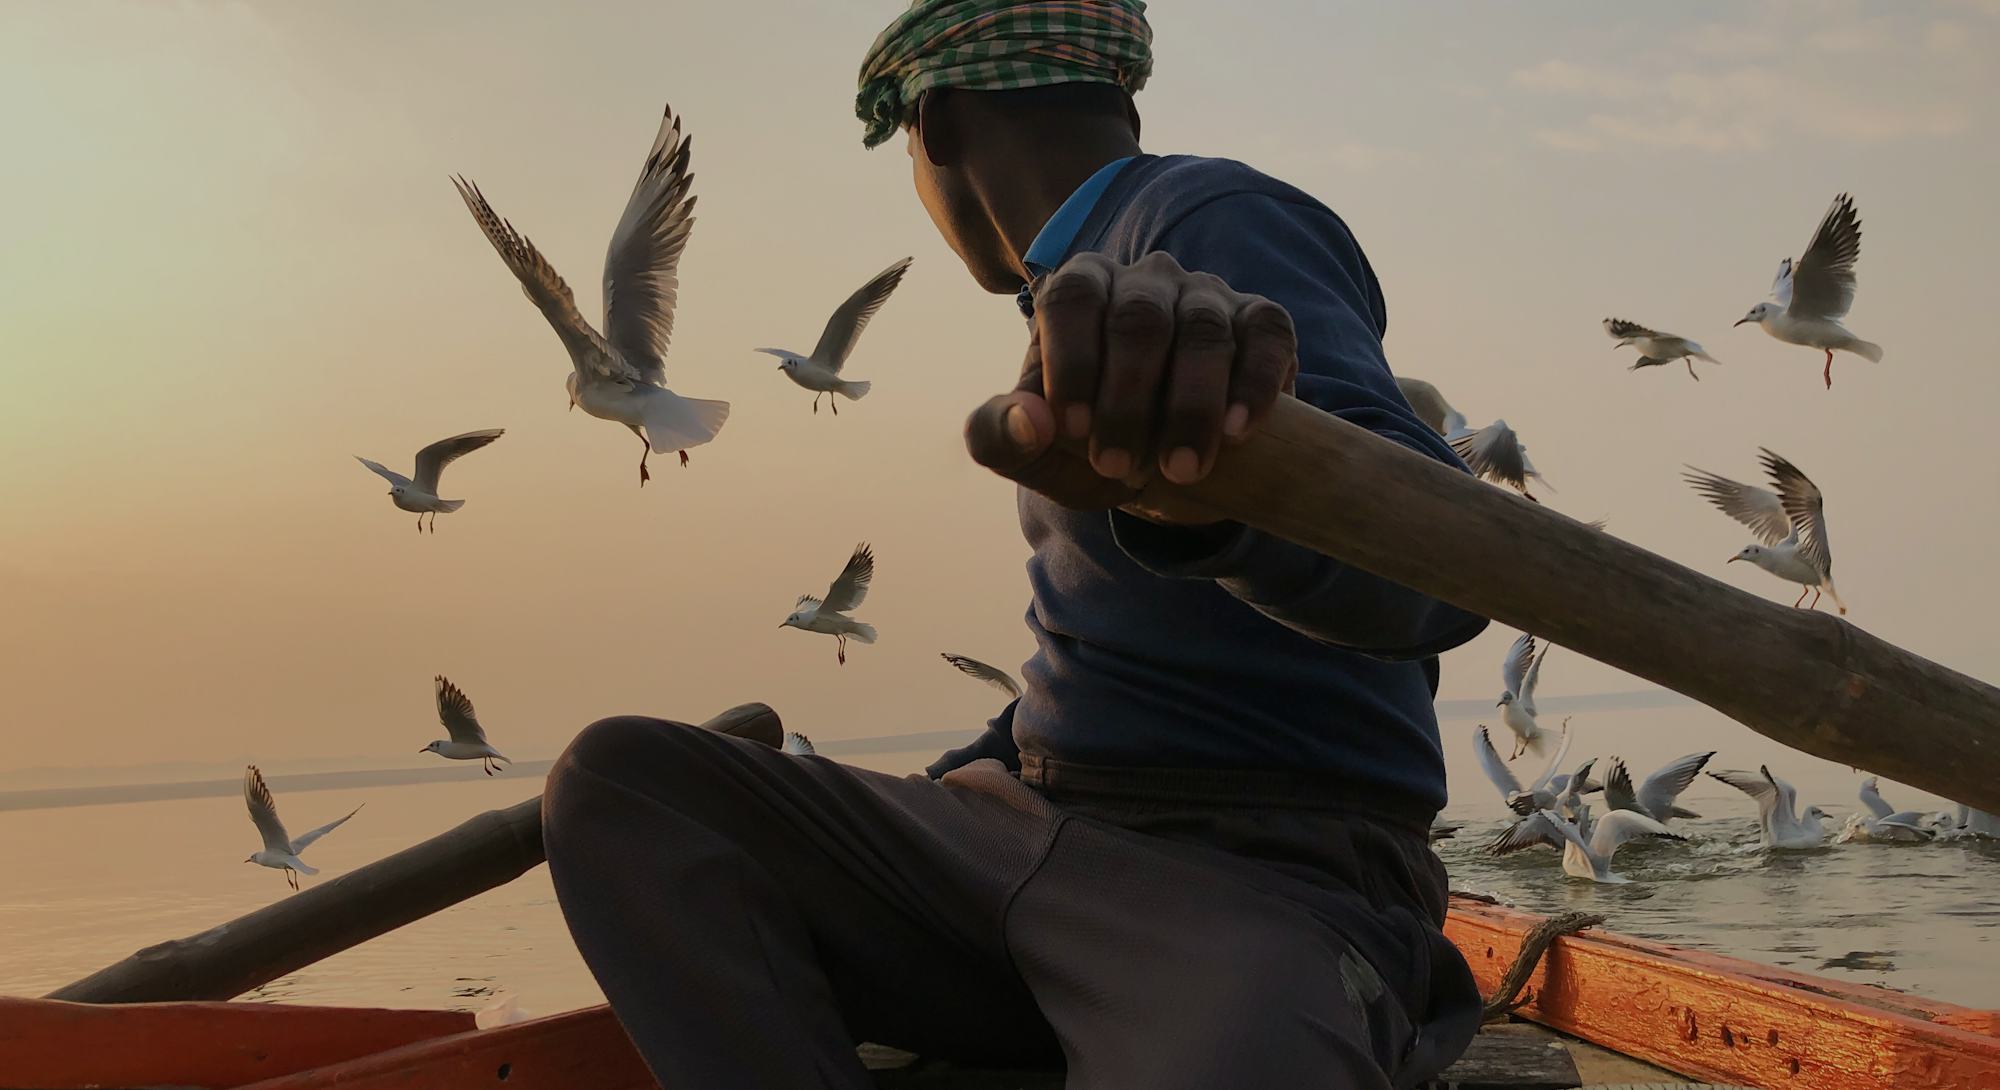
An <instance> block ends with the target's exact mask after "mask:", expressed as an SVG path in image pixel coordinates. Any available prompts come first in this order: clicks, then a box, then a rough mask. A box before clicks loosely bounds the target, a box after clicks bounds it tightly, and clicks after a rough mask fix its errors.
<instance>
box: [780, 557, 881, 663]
mask: <svg viewBox="0 0 2000 1090" xmlns="http://www.w3.org/2000/svg"><path fill="white" fill-rule="evenodd" d="M874 578H875V553H874V551H873V550H871V549H869V548H868V543H867V542H865V541H864V542H862V543H861V544H859V545H856V546H855V547H854V555H853V556H850V557H848V558H847V566H846V567H844V568H842V569H840V577H839V578H837V579H835V580H834V581H833V585H832V586H830V587H828V588H827V590H826V597H825V598H824V599H821V598H815V597H813V596H812V595H810V594H804V595H800V596H799V601H798V608H797V609H795V610H793V611H792V615H791V616H789V617H787V618H785V619H784V620H783V621H780V622H779V623H778V627H779V628H799V629H804V630H805V631H807V632H824V633H826V634H828V635H830V636H832V637H833V638H834V640H835V644H834V646H835V648H836V650H835V658H836V660H837V661H839V662H840V664H841V665H843V666H844V665H846V664H847V641H848V640H849V639H853V640H858V641H859V642H861V643H874V642H875V626H874V625H871V624H863V623H861V622H860V621H857V620H855V619H854V618H852V617H849V616H847V614H848V612H849V611H850V610H852V609H853V608H854V607H856V606H858V605H860V604H861V600H862V599H863V598H866V597H868V584H869V583H870V582H872V581H873V580H874Z"/></svg>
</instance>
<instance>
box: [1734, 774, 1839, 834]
mask: <svg viewBox="0 0 2000 1090" xmlns="http://www.w3.org/2000/svg"><path fill="white" fill-rule="evenodd" d="M1708 776H1709V778H1710V779H1713V780H1719V781H1721V782H1723V783H1726V784H1728V785H1729V786H1731V787H1734V788H1735V789H1737V790H1738V791H1741V792H1743V793H1744V794H1746V795H1748V796H1750V797H1751V798H1753V799H1755V800H1757V833H1758V836H1757V841H1758V843H1760V844H1762V845H1763V846H1764V847H1766V848H1817V847H1819V846H1820V844H1821V843H1822V842H1823V841H1825V840H1826V826H1825V825H1824V824H1822V823H1823V822H1824V821H1825V820H1826V819H1827V817H1828V816H1829V815H1828V814H1827V812H1826V811H1824V810H1822V809H1820V808H1819V807H1817V806H1808V807H1806V812H1805V814H1804V815H1803V816H1801V815H1800V814H1799V813H1798V805H1799V793H1798V792H1797V791H1796V790H1793V788H1792V785H1791V784H1788V783H1786V782H1785V781H1783V780H1781V779H1778V778H1777V777H1776V776H1773V775H1771V768H1770V766H1769V765H1758V766H1757V771H1755V772H1743V771H1739V770H1733V769H1726V770H1724V771H1721V772H1710V773H1708Z"/></svg>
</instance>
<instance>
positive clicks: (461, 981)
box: [0, 711, 2000, 1014]
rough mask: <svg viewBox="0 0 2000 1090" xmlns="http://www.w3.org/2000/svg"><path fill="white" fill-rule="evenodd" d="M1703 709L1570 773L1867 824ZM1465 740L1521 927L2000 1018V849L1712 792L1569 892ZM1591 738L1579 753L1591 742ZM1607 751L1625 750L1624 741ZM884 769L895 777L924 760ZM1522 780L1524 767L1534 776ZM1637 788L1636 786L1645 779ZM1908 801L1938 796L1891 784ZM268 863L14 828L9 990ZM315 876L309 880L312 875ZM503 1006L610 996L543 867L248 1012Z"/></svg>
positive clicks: (323, 812) (247, 884) (172, 844)
mask: <svg viewBox="0 0 2000 1090" xmlns="http://www.w3.org/2000/svg"><path fill="white" fill-rule="evenodd" d="M1705 715H1706V713H1701V712H1689V711H1672V712H1646V713H1621V714H1620V715H1619V716H1618V725H1617V726H1616V727H1615V728H1613V727H1602V728H1588V729H1590V730H1591V731H1592V733H1589V734H1586V733H1584V731H1585V730H1586V728H1585V726H1584V724H1583V722H1582V718H1581V717H1579V719H1578V721H1577V723H1576V727H1577V730H1578V738H1579V744H1578V745H1577V746H1576V748H1575V749H1574V750H1573V751H1572V753H1573V755H1572V758H1571V760H1570V761H1569V762H1568V763H1570V764H1575V763H1577V761H1579V760H1580V759H1581V758H1582V757H1583V756H1587V755H1590V754H1592V753H1610V752H1622V753H1623V754H1624V755H1625V756H1627V757H1628V758H1630V759H1631V763H1632V764H1633V766H1634V767H1635V769H1636V768H1644V769H1647V770H1650V769H1651V768H1652V767H1654V766H1655V765H1657V764H1658V763H1661V762H1664V761H1665V760H1666V759H1668V758H1670V757H1672V756H1675V755H1676V754H1678V753H1682V752H1686V751H1688V750H1690V749H1707V748H1721V749H1723V755H1722V756H1720V757H1718V758H1717V759H1716V761H1715V762H1714V767H1732V766H1742V767H1750V768H1754V767H1756V764H1757V763H1759V762H1761V761H1769V762H1771V763H1772V767H1773V770H1774V771H1775V772H1777V773H1778V774H1779V775H1780V776H1783V777H1785V778H1788V779H1791V780H1793V781H1794V782H1796V783H1798V785H1799V786H1800V789H1801V794H1802V795H1803V796H1804V797H1805V799H1806V800H1807V801H1811V802H1818V803H1821V804H1822V805H1828V806H1829V807H1830V808H1831V807H1835V806H1837V807H1840V808H1841V812H1842V813H1845V812H1846V810H1847V809H1851V808H1852V806H1853V791H1854V785H1855V784H1856V783H1858V779H1859V778H1858V777H1857V776H1855V775H1853V774H1851V773H1849V772H1848V770H1847V769H1845V768H1837V767H1834V766H1829V765H1825V764H1824V763H1822V762H1817V761H1812V760H1810V759H1807V758H1804V757H1800V756H1798V755H1796V754H1790V753H1788V752H1786V751H1784V750H1782V749H1780V748H1778V747H1776V746H1772V745H1770V744H1769V743H1765V742H1763V741H1762V740H1760V739H1755V738H1754V737H1752V736H1750V735H1748V732H1746V731H1743V730H1742V728H1740V727H1735V726H1734V725H1731V724H1727V723H1726V722H1711V721H1709V720H1708V719H1706V718H1704V716H1705ZM1471 729H1472V725H1471V724H1470V723H1469V722H1468V723H1447V724H1446V725H1445V734H1446V739H1447V751H1448V753H1449V754H1450V757H1451V772H1452V777H1453V779H1452V783H1453V791H1454V802H1453V805H1452V806H1451V808H1450V809H1449V810H1447V812H1446V814H1447V817H1449V818H1451V819H1453V820H1457V821H1463V822H1466V823H1467V824H1466V828H1465V829H1464V830H1463V831H1461V832H1460V833H1459V835H1458V838H1457V839H1456V840H1455V841H1448V842H1446V843H1445V844H1443V845H1441V854H1442V855H1443V857H1444V859H1445V860H1446V862H1447V864H1448V865H1449V867H1450V869H1451V872H1452V880H1453V885H1454V886H1455V887H1457V888H1461V889H1471V890H1477V891H1480V892H1485V893H1491V894H1495V895H1497V896H1499V897H1501V898H1502V899H1503V900H1506V901H1509V902H1512V903H1514V904H1517V905H1519V906H1521V907H1523V908H1526V909H1529V910H1531V911H1551V910H1559V909H1565V908H1589V909H1593V910H1597V911H1602V912H1604V913H1606V914H1607V915H1608V916H1609V917H1610V922H1609V924H1608V925H1607V926H1609V927H1612V928H1615V929H1617V930H1619V931H1624V932H1628V933H1632V934H1637V935H1643V936H1647V937H1650V938H1657V939H1662V940H1665V941H1668V942H1673V943H1678V944H1682V945H1687V946H1695V947H1700V948H1704V949H1709V950H1714V951H1718V952H1721V953H1727V954H1732V955H1735V956H1739V957H1746V958H1752V959H1756V960H1759V961H1765V962H1772V963H1776V964H1780V965H1785V966H1789V967H1792V968H1796V969H1801V970H1805V971H1809V972H1814V973H1821V974H1825V975H1830V976H1835V977H1840V978H1843V979H1848V980H1853V981H1858V982H1863V983H1870V984H1882V985H1887V986H1890V987H1896V988H1902V989H1905V990H1909V991H1913V992H1919V993H1922V994H1924V995H1927V996H1930V997H1933V998H1937V999H1944V1000H1950V1001H1953V1002H1958V1003H1963V1004H1967V1005H1970V1006H1979V1007H2000V983H1996V980H2000V974H1996V972H1995V969H1996V968H2000V908H1996V903H1995V899H1994V897H1993V892H1994V891H1995V890H1996V889H2000V843H1995V842H1984V843H1981V842H1955V843H1939V844H1922V845H1899V844H1884V845H1872V844H1842V845H1836V846H1832V847H1829V848H1827V849H1824V850H1821V851H1815V852H1802V853H1779V854H1776V855H1769V854H1766V853H1763V852H1759V851H1757V850H1756V849H1755V847H1754V843H1755V828H1754V822H1753V817H1754V813H1755V811H1754V808H1753V807H1751V805H1750V804H1749V802H1748V800H1747V799H1745V798H1743V797H1742V796H1740V795H1736V794H1735V793H1734V792H1732V791H1730V790H1729V789H1727V788H1724V787H1722V786H1721V785H1720V784H1717V783H1715V782H1714V781H1711V780H1706V779H1704V780H1703V781H1701V783H1700V784H1699V785H1698V786H1697V787H1696V788H1695V789H1694V791H1692V792H1691V793H1690V794H1689V795H1688V796H1687V799H1686V800H1685V804H1686V805H1688V806H1689V807H1690V808H1692V809H1694V810H1697V811H1699V812H1701V813H1702V814H1703V815H1705V816H1704V818H1703V819H1702V820H1699V821H1690V822H1685V823H1683V824H1684V826H1685V828H1684V829H1683V831H1684V832H1687V833H1689V834H1691V835H1692V836H1693V837H1694V840H1693V842H1691V843H1689V844H1658V845H1651V844H1648V845H1633V846H1630V847H1628V848H1627V849H1626V851H1625V852H1621V853H1620V855H1619V858H1618V862H1617V864H1616V867H1615V869H1617V870H1618V871H1619V872H1620V873H1622V874H1625V875H1626V876H1628V877H1630V878H1633V879H1635V882H1634V883H1633V884H1632V885H1628V886H1598V885H1595V884H1593V883H1589V882H1583V881H1580V880H1575V879H1570V878H1567V877H1566V876H1564V875H1563V874H1562V872H1561V870H1560V869H1559V867H1558V865H1557V857H1556V855H1555V853H1554V852H1553V851H1539V850H1538V851H1532V852H1527V853H1522V854H1520V855H1516V856H1512V857H1509V858H1506V859H1492V858H1489V857H1487V856H1486V855H1484V854H1483V852H1482V850H1481V849H1482V848H1483V847H1484V844H1485V842H1486V841H1487V840H1490V839H1491V837H1492V835H1493V834H1494V833H1496V832H1497V831H1498V830H1499V829H1500V828H1501V827H1502V826H1503V825H1504V821H1503V820H1502V819H1503V818H1504V817H1505V814H1504V811H1503V809H1502V808H1501V806H1500V802H1499V799H1498V797H1497V795H1495V794H1494V793H1493V792H1492V790H1491V788H1490V787H1488V786H1487V784H1486V783H1485V781H1484V780H1483V779H1481V778H1480V777H1479V774H1478V772H1477V770H1476V766H1474V765H1473V764H1472V758H1471V750H1470V747H1469V744H1468V738H1469V734H1470V732H1471ZM1586 741H1587V742H1590V743H1592V744H1589V745H1586V744H1584V743H1585V742H1586ZM1614 743H1615V744H1614ZM933 755H934V754H931V753H929V752H925V753H921V754H916V753H912V754H904V755H884V756H871V757H869V758H867V759H866V761H865V763H867V764H869V765H871V766H874V767H880V768H884V769H889V770H894V771H904V770H907V769H910V768H913V767H916V766H917V765H919V764H920V763H922V762H923V761H924V760H927V759H929V757H931V756H933ZM1523 764H1524V766H1525V759H1524V762H1523ZM1640 774H1641V775H1643V772H1641V773H1640ZM540 788H541V782H540V780H539V779H537V778H534V777H526V776H514V777H508V776H505V775H503V776H501V777H496V778H494V779H491V780H489V779H487V778H486V777H484V776H480V775H478V774H477V772H476V770H475V771H473V772H472V773H471V775H470V776H469V778H467V779H466V780H464V781H462V782H450V783H437V784H420V785H412V786H406V787H389V788H373V789H367V790H360V791H340V790H328V791H310V792H297V793H293V794H289V795H287V794H283V793H281V794H280V795H279V798H278V804H279V811H280V813H281V814H282V815H283V816H284V818H285V820H286V822H287V823H288V824H290V825H291V826H292V827H294V828H299V829H303V828H310V827H312V826H314V825H317V824H320V823H322V822H325V821H328V820H330V819H332V818H334V817H337V816H338V815H340V814H342V813H345V812H347V811H348V810H350V809H352V808H353V807H355V806H358V805H361V804H363V803H366V804H367V806H366V808H365V809H363V810H362V811H361V813H360V814H359V815H358V816H357V817H356V818H355V819H354V820H353V821H351V822H349V823H348V824H347V825H345V826H342V827H341V828H340V829H339V830H338V831H337V832H335V833H333V834H331V835H329V836H328V837H327V838H326V839H324V840H322V841H320V842H319V843H318V844H315V845H314V846H313V848H312V849H311V851H310V853H309V854H308V859H309V861H311V862H312V863H314V864H315V865H316V866H319V867H320V868H322V870H323V871H324V872H325V873H324V874H323V875H322V876H321V879H320V880H324V879H325V878H328V877H332V876H334V875H337V874H340V873H343V872H345V871H347V870H349V869H352V868H353V867H356V866H359V865H361V864H363V863H366V862H368V861H370V860H373V859H376V858H379V857H381V856H383V855H386V854H388V853H390V852H393V851H396V850H397V849H400V848H403V847H407V846H408V845H410V844H412V843H415V842H416V841H418V840H421V839H423V838H425V837H427V836H430V835H433V834H435V833H437V832H440V831H443V830H444V829H447V828H450V827H451V826H453V825H455V824H457V823H458V822H460V821H463V820H464V819H466V818H467V817H470V816H472V815H473V814H476V813H479V812H481V811H484V810H489V809H494V808H498V807H503V806H507V805H511V804H513V803H515V802H518V801H520V800H522V799H525V798H527V797H529V796H530V795H533V794H534V793H536V792H537V791H539V790H540ZM1884 791H1885V793H1887V794H1888V796H1889V798H1890V801H1891V802H1893V803H1895V804H1897V805H1898V806H1910V807H1915V806H1920V805H1921V806H1926V807H1929V806H1932V805H1934V802H1933V800H1931V799H1929V798H1927V797H1925V796H1921V795H1917V794H1915V793H1913V792H1910V791H1908V790H1906V789H1905V790H1897V789H1895V788H1894V787H1893V785H1885V786H1884ZM255 847H256V843H255V833H254V831H253V830H252V828H251V826H250V824H249V821H248V820H247V818H246V817H245V815H244V813H243V807H242V803H241V801H240V799H236V798H214V799H189V800H180V801H173V802H150V803H132V804H115V805H102V806H89V807H77V808H70V809H58V810H26V811H14V812H0V876H4V877H0V934H4V935H5V936H6V937H7V940H8V941H6V942H5V943H0V994H10V995H39V994H42V993H44V992H47V991H48V990H50V989H52V988H55V987H57V986H59V985H62V984H64V983H67V982H69V981H70V980H73V979H76V978H77V977H80V976H83V975H85V974H87V973H89V972H91V971H93V970H95V969H98V968H100V967H102V966H104V965H106V964H109V963H111V962H113V961H116V960H118V959H119V958H122V957H124V956H126V955H127V954H130V953H131V952H133V951H134V950H136V949H138V948H139V947H141V946H145V945H148V944H150V943H153V942H157V941H159V940H162V939H166V938H170V937H176V936H180V935H185V934H189V933H192V932H195V931H199V930H202V929H204V928H206V927H209V926H211V925H213V924H215V923H218V922H221V921H223V920H227V919H230V918H232V917H235V916H237V915H240V914H242V913H245V912H248V911H250V910H252V909H255V908H257V907H259V906H262V905H264V904H268V903H270V902H271V901H272V900H275V899H277V898H279V897H283V896H286V895H287V891H286V888H285V884H284V880H283V878H282V877H281V876H280V875H279V874H278V873H277V872H275V871H270V870H266V869H264V868H262V867H257V866H254V865H251V864H247V863H243V862H241V860H242V859H243V857H244V856H246V855H248V854H249V853H250V851H251V850H252V849H254V848H255ZM307 881H309V882H310V881H313V879H307ZM499 993H512V994H514V995H515V996H516V997H517V998H518V1001H519V1003H520V1004H521V1006H522V1007H523V1008H524V1009H525V1010H527V1011H528V1012H529V1013H533V1014H546V1013H552V1012H555V1011H558V1010H563V1009H567V1008H570V1007H575V1006H579V1005H582V1004H587V1003H592V1002H596V1001H598V1000H599V998H600V996H599V993H598V991H597V988H596V986H595V984H594V983H592V981H591V979H590V975H589V973H588V972H587V971H586V970H585V969H584V967H583V964H582V962H581V961H580V960H579V959H578V957H577V955H576V952H575V950H574V949H573V948H572V946H571V945H570V942H569V936H568V933H567V932H566V931H565V929H564V927H563V923H562V916H561V913H560V912H559V910H558V909H557V907H556V903H555V896H554V893H553V891H552V890H551V888H550V886H549V880H548V873H547V871H546V869H544V868H537V869H536V870H534V871H532V872H530V873H529V874H528V875H527V876H525V877H523V878H522V879H520V880H518V881H516V882H514V883H513V884H511V885H508V886H504V887H501V888H500V889H497V890H493V891H491V892H489V893H487V894H485V895H484V896H481V897H479V898H476V899H474V900H472V901H469V902H466V903H465V904H462V905H459V906H458V907H456V908H453V909H451V910H449V911H447V912H443V913H440V914H438V915H436V916H433V917H431V918H429V919H427V920H423V921H420V922H418V923H416V924H414V925H412V926H410V927H407V928H404V929H402V930H401V931H397V932H394V933H392V934H390V935H387V936H384V937H383V938H380V939H377V940H375V941H374V942H372V943H369V944H367V945H364V946H362V947H359V948H357V949H354V950H350V951H348V952H346V953H344V954H341V955H339V956H336V957H334V958H331V959H329V960H327V961H324V962H321V963H320V964H318V965H314V966H311V967H308V968H306V969H304V970H301V971H300V972H298V973H296V974H293V975H292V976H289V977H286V978H284V979H282V980H279V981H275V982H273V983H272V984H270V985H268V986H266V987H265V988H263V989H260V991H259V992H258V993H257V994H256V996H255V997H256V998H262V999H266V1000H274V1001H285V1002H311V1003H344V1004H371V1005H381V1006H396V1007H456V1008H462V1009H477V1008H479V1007H481V1006H484V1005H485V1004H487V1003H488V1002H490V1001H492V997H493V996H494V995H496V994H499Z"/></svg>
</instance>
